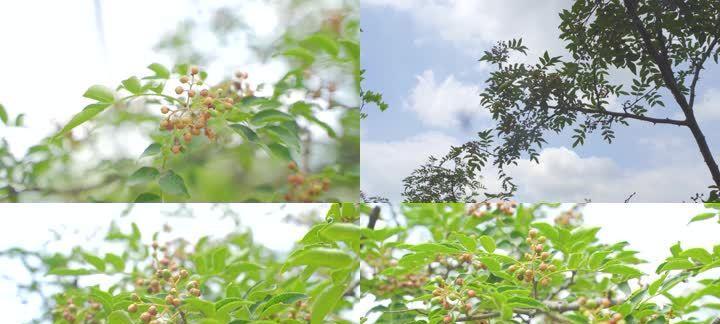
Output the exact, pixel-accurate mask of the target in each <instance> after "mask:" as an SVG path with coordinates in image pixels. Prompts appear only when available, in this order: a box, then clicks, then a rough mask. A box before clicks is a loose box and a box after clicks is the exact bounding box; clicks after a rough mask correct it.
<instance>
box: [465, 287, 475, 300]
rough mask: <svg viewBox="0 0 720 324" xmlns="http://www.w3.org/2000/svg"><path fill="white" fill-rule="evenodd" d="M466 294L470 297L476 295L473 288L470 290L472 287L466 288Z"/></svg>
mask: <svg viewBox="0 0 720 324" xmlns="http://www.w3.org/2000/svg"><path fill="white" fill-rule="evenodd" d="M466 294H467V296H468V297H470V298H473V297H475V296H476V293H475V290H472V289H470V290H468V291H467V293H466Z"/></svg>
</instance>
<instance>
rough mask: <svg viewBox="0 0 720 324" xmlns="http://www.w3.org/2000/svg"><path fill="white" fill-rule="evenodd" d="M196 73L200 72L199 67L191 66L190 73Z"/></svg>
mask: <svg viewBox="0 0 720 324" xmlns="http://www.w3.org/2000/svg"><path fill="white" fill-rule="evenodd" d="M198 73H200V68H199V67H197V66H193V67H191V68H190V74H192V75H196V74H198Z"/></svg>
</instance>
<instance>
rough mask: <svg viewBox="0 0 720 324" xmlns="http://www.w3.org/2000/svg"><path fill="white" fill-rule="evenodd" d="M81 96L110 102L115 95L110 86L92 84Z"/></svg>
mask: <svg viewBox="0 0 720 324" xmlns="http://www.w3.org/2000/svg"><path fill="white" fill-rule="evenodd" d="M83 97H85V98H90V99H94V100H97V101H98V102H102V103H106V104H112V103H113V102H114V101H115V95H114V94H113V91H112V90H110V88H108V87H106V86H101V85H97V84H96V85H94V86H92V87H90V88H88V89H87V91H85V94H83Z"/></svg>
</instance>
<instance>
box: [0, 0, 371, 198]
mask: <svg viewBox="0 0 720 324" xmlns="http://www.w3.org/2000/svg"><path fill="white" fill-rule="evenodd" d="M357 6H358V3H357V1H346V0H322V1H307V0H299V1H298V0H292V1H275V0H249V1H237V0H235V1H228V0H217V1H198V0H176V1H170V0H159V1H139V0H130V1H107V0H79V1H71V2H57V1H47V0H30V1H21V2H14V3H12V5H7V4H6V5H4V6H3V7H4V9H3V10H2V12H0V28H1V30H2V32H0V41H1V42H2V43H3V44H8V46H3V50H2V51H0V66H1V67H2V70H3V74H4V76H2V77H0V104H2V105H3V106H4V108H5V110H6V111H7V114H8V117H9V118H8V119H9V121H8V124H10V125H9V126H6V125H0V138H1V139H3V140H4V142H5V143H3V146H2V149H0V159H2V160H3V161H4V163H3V164H2V165H0V188H2V187H4V186H5V185H7V183H8V182H10V183H12V182H13V179H12V177H11V176H10V175H7V173H10V172H11V171H9V170H3V169H10V168H11V166H18V169H22V168H23V167H24V168H25V169H33V170H30V171H31V172H33V173H37V174H33V175H30V177H32V178H33V179H31V180H33V181H30V182H31V185H28V184H27V183H26V184H25V187H34V186H37V187H45V188H47V187H52V188H53V190H48V191H51V192H42V191H37V190H28V193H27V194H25V195H23V196H21V197H20V201H88V200H101V201H128V200H131V199H132V198H134V196H137V192H123V191H122V190H118V189H117V188H109V189H106V190H104V191H102V190H100V191H95V192H83V193H80V194H76V193H74V194H70V195H68V194H67V193H66V192H64V193H61V192H59V191H60V190H56V189H58V186H51V184H57V185H59V186H61V187H64V188H86V187H89V186H90V187H93V186H95V185H96V184H98V183H100V182H102V178H103V177H104V175H105V174H107V173H108V172H112V171H113V170H114V171H118V172H120V170H124V168H126V167H127V165H126V164H127V162H134V161H133V160H136V159H137V157H138V156H139V155H140V154H141V153H142V152H143V150H144V149H145V148H146V147H147V146H148V145H149V144H150V143H152V140H151V138H150V137H149V136H148V133H149V132H151V131H152V130H154V129H155V128H156V127H157V125H156V124H157V123H152V122H151V121H152V120H147V119H141V118H150V119H152V118H155V117H157V118H159V115H160V114H159V112H157V109H155V108H156V107H152V109H146V107H142V105H141V104H139V105H138V104H136V105H135V106H133V105H130V106H129V107H126V109H127V110H128V111H130V112H134V113H135V112H138V113H147V115H146V116H141V117H138V116H133V118H138V119H140V122H136V121H137V120H136V121H132V122H128V118H127V116H125V117H122V116H120V117H118V116H115V115H111V114H110V113H108V112H106V113H104V114H103V115H106V116H105V118H104V119H102V120H101V121H99V122H98V125H97V127H95V125H82V126H81V127H79V128H77V129H75V130H73V134H72V137H73V139H74V140H76V141H77V142H79V143H73V145H74V144H77V145H74V146H73V147H71V148H67V147H65V149H67V151H66V152H53V156H52V159H53V160H54V161H61V162H62V163H54V162H53V163H50V162H48V163H44V164H41V165H36V164H37V163H38V162H42V161H44V160H46V159H50V158H48V157H46V156H41V157H36V156H28V155H26V154H28V150H29V149H30V148H31V147H33V146H35V145H38V144H39V143H41V141H43V140H44V139H46V138H47V137H48V136H50V135H53V134H55V133H56V132H57V131H58V130H59V129H60V128H61V127H62V126H63V125H65V124H66V123H67V122H68V121H69V120H70V118H71V117H72V116H73V115H74V114H76V113H77V112H79V111H80V110H82V109H83V107H85V106H86V105H87V104H88V103H90V102H91V100H89V99H87V98H83V96H82V95H83V93H84V92H85V90H86V89H87V88H88V87H90V86H91V85H94V84H101V85H105V86H108V87H110V88H114V87H115V86H116V85H118V84H120V81H122V80H124V79H126V78H128V77H130V76H144V75H148V74H151V72H150V71H149V70H148V69H147V68H146V67H147V66H148V65H149V64H151V63H154V62H157V63H161V64H163V65H165V66H167V67H172V66H174V65H175V64H195V65H199V66H200V67H201V68H202V69H203V70H205V71H207V72H208V75H209V76H208V79H207V83H208V84H214V83H218V82H220V81H223V80H227V79H229V78H231V77H232V75H233V74H234V73H235V72H237V71H243V72H247V73H248V74H249V76H250V78H249V81H250V83H251V84H252V85H253V86H258V85H262V84H264V85H265V86H264V87H263V89H262V91H258V92H257V95H258V96H262V95H267V94H269V93H272V90H273V89H272V86H269V85H272V84H274V83H275V82H276V81H278V80H279V79H281V78H282V77H283V76H284V74H285V73H287V71H288V70H289V69H291V68H292V63H293V62H291V61H290V60H288V59H286V58H285V57H277V56H276V54H277V51H278V50H279V49H282V48H283V46H285V44H286V42H287V41H288V38H290V37H295V38H299V37H300V36H301V35H307V34H310V33H312V32H314V31H317V30H319V29H322V28H323V26H324V25H325V24H326V23H327V21H328V20H329V19H335V18H336V17H340V19H342V20H343V23H345V24H346V25H344V26H343V27H347V29H348V30H349V29H350V28H352V26H351V24H352V21H357V19H358V16H359V9H355V8H356V7H357ZM348 33H352V32H351V31H348ZM315 73H316V75H317V77H316V78H315V80H311V79H308V80H306V84H305V86H306V88H307V89H308V90H310V89H313V88H316V87H318V86H319V85H320V83H321V82H322V81H323V80H340V81H341V82H338V85H337V87H338V89H337V91H336V93H335V94H334V100H335V101H336V102H337V103H339V104H343V105H346V106H350V107H352V106H357V104H358V102H359V99H358V98H357V91H356V86H354V85H353V84H352V80H354V77H353V75H352V71H350V72H348V71H346V70H342V69H337V68H330V67H320V68H318V69H317V71H315ZM317 79H320V81H318V80H317ZM171 86H172V87H174V85H171V84H168V86H167V87H166V90H168V91H169V89H171ZM302 97H303V96H302V93H298V94H297V96H296V98H295V99H302ZM317 104H318V105H319V106H320V107H323V108H324V109H318V111H317V112H316V117H317V118H318V119H320V120H322V121H323V122H325V123H327V124H328V125H330V126H331V127H332V128H333V129H334V130H335V131H336V132H337V133H338V134H339V135H338V137H337V138H330V137H329V136H328V134H327V132H325V131H324V130H323V129H322V128H321V127H318V126H317V125H306V126H307V128H308V130H309V133H310V134H311V137H312V141H311V143H310V144H309V145H308V147H309V148H310V150H309V151H310V152H311V153H310V156H309V158H307V159H306V162H307V163H306V164H307V166H306V167H307V170H308V171H309V172H310V173H320V172H323V173H326V175H328V176H329V177H331V178H333V177H334V179H331V180H332V181H333V184H334V186H333V188H334V190H335V191H334V192H331V193H329V194H328V195H327V196H326V197H325V198H324V199H325V200H334V199H341V200H342V199H343V198H345V199H349V198H350V197H353V198H354V197H357V196H358V189H357V187H358V182H359V167H358V165H359V115H358V113H357V112H355V111H354V109H344V110H343V109H329V108H332V107H329V105H328V102H327V101H325V102H323V100H322V98H321V99H320V100H318V101H317ZM137 106H140V107H137ZM103 115H101V116H103ZM110 115H111V116H110ZM122 118H125V119H124V120H123V119H122ZM17 126H21V127H17ZM108 126H111V127H108ZM301 126H302V125H301ZM6 151H8V152H9V153H8V152H6ZM216 151H217V150H216ZM211 153H212V154H215V155H217V158H216V159H214V161H215V162H217V161H223V162H218V163H215V164H212V163H210V164H208V163H205V162H203V163H205V166H206V167H205V168H204V170H203V172H199V173H197V174H195V175H194V177H195V178H197V179H205V180H207V179H213V181H205V182H204V183H203V182H202V181H198V183H196V185H197V186H198V188H197V189H198V190H196V194H195V195H194V197H193V198H192V200H193V201H246V200H262V201H268V200H280V198H278V197H277V196H282V195H281V194H278V193H279V192H281V191H282V190H284V189H283V186H284V185H285V183H284V182H285V178H286V175H287V172H286V171H287V170H282V168H283V167H284V165H285V162H282V161H277V159H270V158H268V157H267V156H266V154H262V153H257V154H255V153H256V152H254V151H253V152H249V150H248V149H247V148H245V149H235V150H232V152H211ZM202 154H204V155H208V154H209V153H208V152H203V153H202ZM13 159H14V160H22V161H21V162H22V163H19V162H18V161H14V162H18V163H13V162H11V161H9V160H13ZM193 159H194V157H190V158H189V160H193ZM128 160H130V161H128ZM254 160H258V161H257V162H255V163H253V161H254ZM101 161H102V162H106V161H111V162H112V163H110V164H111V165H107V164H105V165H103V166H100V164H101V163H100V162H101ZM118 162H123V163H118ZM191 163H195V164H198V163H197V161H195V162H191ZM45 164H52V165H45ZM208 168H213V169H222V170H223V173H221V174H219V175H218V173H217V172H209V173H208ZM232 168H235V169H237V170H232ZM34 169H39V170H34ZM328 169H331V170H330V171H328ZM228 170H232V171H233V172H234V173H242V178H243V180H242V182H240V183H237V182H235V183H233V182H229V179H233V178H234V177H233V174H232V173H233V172H229V171H228ZM3 171H6V172H3ZM24 171H27V170H24ZM36 171H39V172H36ZM45 171H47V172H48V173H49V175H43V174H41V173H43V172H45ZM132 171H134V169H129V170H128V173H130V172H132ZM14 172H15V173H16V175H17V174H18V173H20V171H14ZM328 172H329V173H328ZM187 173H188V172H186V175H187ZM228 173H231V174H228ZM221 178H224V179H225V180H221ZM8 179H9V180H8ZM15 180H17V179H15ZM234 180H236V181H237V177H235V179H234ZM186 181H187V179H186ZM17 182H20V181H17ZM213 188H218V189H213ZM15 189H16V190H18V191H22V190H23V189H26V188H23V186H22V185H21V186H17V188H15ZM30 189H32V188H30ZM53 191H54V192H53ZM6 195H7V192H0V197H3V196H6ZM6 198H7V197H6ZM0 199H2V198H0Z"/></svg>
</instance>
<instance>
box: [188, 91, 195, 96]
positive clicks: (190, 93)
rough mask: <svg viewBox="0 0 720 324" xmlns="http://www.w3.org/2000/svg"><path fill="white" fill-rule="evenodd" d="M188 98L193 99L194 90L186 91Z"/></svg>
mask: <svg viewBox="0 0 720 324" xmlns="http://www.w3.org/2000/svg"><path fill="white" fill-rule="evenodd" d="M188 97H190V98H192V97H195V90H188Z"/></svg>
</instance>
